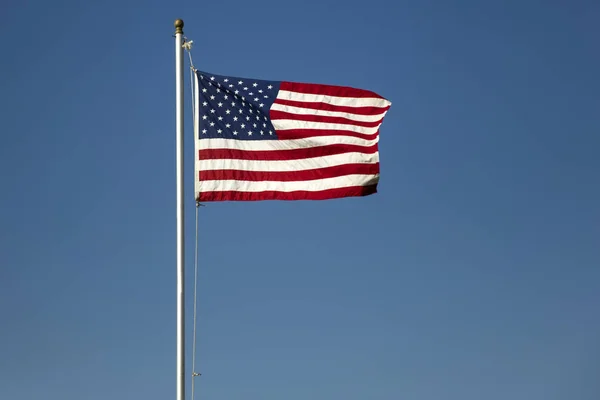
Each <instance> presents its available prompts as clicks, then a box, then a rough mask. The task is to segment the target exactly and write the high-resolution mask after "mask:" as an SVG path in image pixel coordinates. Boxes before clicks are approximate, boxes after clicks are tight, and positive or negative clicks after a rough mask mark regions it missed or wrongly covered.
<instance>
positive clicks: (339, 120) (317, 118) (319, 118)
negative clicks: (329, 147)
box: [270, 110, 383, 128]
mask: <svg viewBox="0 0 600 400" xmlns="http://www.w3.org/2000/svg"><path fill="white" fill-rule="evenodd" d="M270 114H271V120H277V119H293V120H299V121H311V122H327V123H330V124H348V125H356V126H362V127H365V128H375V127H377V126H379V125H381V121H383V118H382V119H380V120H379V121H373V122H370V121H355V120H353V119H348V118H343V117H329V116H326V115H315V114H292V113H287V112H283V111H278V110H271V111H270Z"/></svg>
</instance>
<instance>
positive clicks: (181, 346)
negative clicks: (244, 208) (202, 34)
mask: <svg viewBox="0 0 600 400" xmlns="http://www.w3.org/2000/svg"><path fill="white" fill-rule="evenodd" d="M175 82H176V108H177V118H176V128H177V132H176V136H175V137H176V139H175V146H176V150H175V151H176V154H175V155H176V165H177V168H176V179H177V400H185V353H184V350H185V319H184V316H185V312H184V311H185V303H184V301H185V296H184V294H185V292H184V289H185V288H184V273H185V268H184V265H185V264H184V260H185V259H184V248H185V247H184V202H183V199H184V198H183V194H184V191H183V188H184V186H183V20H181V19H178V20H176V21H175Z"/></svg>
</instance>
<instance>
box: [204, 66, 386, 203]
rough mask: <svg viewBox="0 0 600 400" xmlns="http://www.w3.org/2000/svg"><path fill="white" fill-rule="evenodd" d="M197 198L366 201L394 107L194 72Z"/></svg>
mask: <svg viewBox="0 0 600 400" xmlns="http://www.w3.org/2000/svg"><path fill="white" fill-rule="evenodd" d="M195 103H196V104H195V122H196V125H195V135H196V140H195V143H196V145H195V150H196V152H195V154H196V160H195V179H196V185H195V186H196V187H195V190H196V200H197V201H206V202H208V201H228V200H229V201H250V200H325V199H333V198H340V197H350V196H366V195H370V194H373V193H376V192H377V184H378V182H379V151H378V142H379V127H380V125H381V123H382V122H383V118H384V116H385V114H386V113H387V111H388V109H389V108H390V106H391V102H390V101H388V100H386V99H384V98H383V97H381V96H380V95H378V94H376V93H373V92H371V91H368V90H363V89H356V88H351V87H344V86H333V85H321V84H309V83H297V82H285V81H268V80H260V79H249V78H238V77H231V76H222V75H216V74H211V73H208V72H202V71H197V70H196V71H195Z"/></svg>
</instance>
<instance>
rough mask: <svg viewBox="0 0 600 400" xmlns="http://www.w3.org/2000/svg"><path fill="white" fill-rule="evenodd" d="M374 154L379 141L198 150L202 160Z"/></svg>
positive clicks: (289, 158)
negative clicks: (360, 144) (286, 148)
mask: <svg viewBox="0 0 600 400" xmlns="http://www.w3.org/2000/svg"><path fill="white" fill-rule="evenodd" d="M350 152H353V153H363V154H374V153H376V152H377V143H376V144H374V145H373V146H369V147H366V146H358V145H355V144H332V145H327V146H318V147H308V148H301V149H290V150H239V149H203V150H198V157H199V159H200V160H218V159H234V160H264V161H275V160H300V159H304V158H313V157H323V156H331V155H335V154H342V153H350Z"/></svg>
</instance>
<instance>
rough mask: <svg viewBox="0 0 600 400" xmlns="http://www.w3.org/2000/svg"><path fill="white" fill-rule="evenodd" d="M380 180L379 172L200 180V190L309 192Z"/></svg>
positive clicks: (361, 184)
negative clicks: (305, 178) (280, 179)
mask: <svg viewBox="0 0 600 400" xmlns="http://www.w3.org/2000/svg"><path fill="white" fill-rule="evenodd" d="M378 181H379V174H374V175H345V176H337V177H334V178H324V179H316V180H312V181H291V182H275V181H263V182H254V181H236V180H218V181H200V185H198V188H199V190H200V192H212V191H232V190H233V191H239V192H263V191H271V190H274V191H278V192H293V191H296V190H306V191H309V192H318V191H321V190H327V189H336V188H343V187H350V186H366V185H372V184H375V183H377V182H378Z"/></svg>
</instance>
